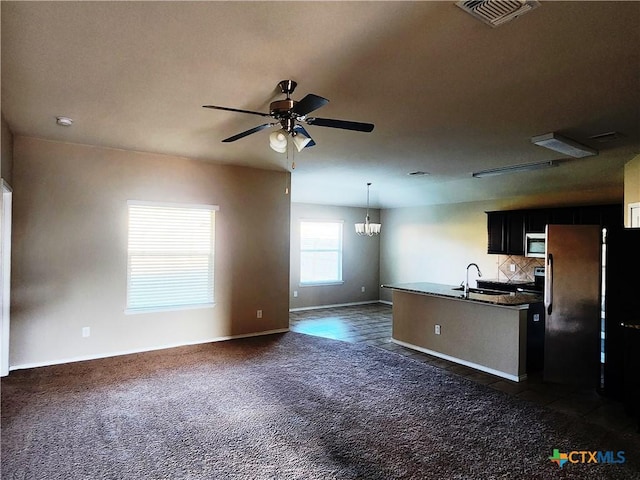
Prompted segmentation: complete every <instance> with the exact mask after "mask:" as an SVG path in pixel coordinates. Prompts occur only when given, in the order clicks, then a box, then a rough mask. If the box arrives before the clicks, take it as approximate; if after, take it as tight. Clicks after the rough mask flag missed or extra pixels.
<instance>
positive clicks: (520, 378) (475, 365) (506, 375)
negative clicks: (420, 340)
mask: <svg viewBox="0 0 640 480" xmlns="http://www.w3.org/2000/svg"><path fill="white" fill-rule="evenodd" d="M391 341H392V342H393V343H397V344H398V345H401V346H403V347H407V348H411V349H412V350H417V351H419V352H422V353H426V354H427V355H433V356H434V357H438V358H442V359H444V360H449V361H450V362H454V363H459V364H460V365H464V366H466V367H471V368H474V369H476V370H480V371H482V372H485V373H490V374H491V375H496V376H497V377H502V378H506V379H507V380H511V381H512V382H522V381H524V380H526V379H527V374H526V373H525V374H524V375H512V374H510V373H506V372H501V371H500V370H495V369H493V368H489V367H485V366H484V365H480V364H478V363H473V362H468V361H467V360H462V359H461V358H456V357H452V356H450V355H446V354H444V353H440V352H436V351H434V350H429V349H428V348H422V347H418V346H417V345H413V344H411V343H407V342H403V341H401V340H396V339H395V338H393V337H392V338H391Z"/></svg>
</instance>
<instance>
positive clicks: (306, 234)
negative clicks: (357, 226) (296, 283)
mask: <svg viewBox="0 0 640 480" xmlns="http://www.w3.org/2000/svg"><path fill="white" fill-rule="evenodd" d="M339 282H342V222H317V221H301V222H300V283H301V284H326V283H339Z"/></svg>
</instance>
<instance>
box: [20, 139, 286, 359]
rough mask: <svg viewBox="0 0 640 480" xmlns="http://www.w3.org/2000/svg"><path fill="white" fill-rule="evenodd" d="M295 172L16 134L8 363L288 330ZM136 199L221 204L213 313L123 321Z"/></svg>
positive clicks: (154, 315)
mask: <svg viewBox="0 0 640 480" xmlns="http://www.w3.org/2000/svg"><path fill="white" fill-rule="evenodd" d="M287 175H288V173H286V172H275V171H267V170H257V169H249V168H242V167H230V166H217V165H211V164H207V163H205V162H201V161H194V160H190V159H186V158H180V157H172V156H162V155H153V154H146V153H136V152H128V151H122V150H113V149H104V148H98V147H90V146H81V145H71V144H63V143H57V142H51V141H44V140H38V139H33V138H27V137H21V136H18V137H16V138H15V139H14V172H13V180H14V182H13V191H14V194H13V201H14V224H13V247H14V250H13V262H12V269H13V276H12V285H13V290H12V324H11V352H10V353H11V361H10V364H11V366H12V367H14V368H15V367H20V366H28V365H39V364H48V363H56V362H63V361H68V360H73V359H82V358H91V357H94V356H103V355H111V354H117V353H121V352H128V351H142V350H146V349H154V348H162V347H166V346H173V345H180V344H188V343H199V342H206V341H209V340H212V339H217V338H220V337H226V336H232V335H243V334H251V333H254V332H263V331H270V330H277V329H286V328H288V325H289V319H288V307H289V302H288V285H289V221H290V218H289V217H290V197H289V196H288V195H285V185H286V184H287ZM130 199H133V200H143V201H162V202H178V203H204V204H214V205H219V207H220V210H219V211H218V212H217V213H216V255H215V283H216V288H215V299H216V305H215V307H213V308H204V309H192V310H182V311H168V312H157V313H145V314H135V315H125V313H124V310H125V302H126V269H127V200H130ZM257 232H258V233H257ZM258 309H261V310H262V311H263V318H262V319H257V318H256V310H258ZM85 326H88V327H91V336H90V337H88V338H83V337H82V335H81V330H82V327H85Z"/></svg>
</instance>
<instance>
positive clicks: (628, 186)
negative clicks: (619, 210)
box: [624, 155, 640, 225]
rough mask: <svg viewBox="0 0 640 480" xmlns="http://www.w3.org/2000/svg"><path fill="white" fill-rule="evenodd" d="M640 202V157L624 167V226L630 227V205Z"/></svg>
mask: <svg viewBox="0 0 640 480" xmlns="http://www.w3.org/2000/svg"><path fill="white" fill-rule="evenodd" d="M637 202H640V155H638V156H637V157H635V158H634V159H633V160H631V161H629V162H628V163H627V164H625V166H624V224H625V225H629V224H630V223H631V221H630V220H629V207H628V205H629V204H630V203H637Z"/></svg>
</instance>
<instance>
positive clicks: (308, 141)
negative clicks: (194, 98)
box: [203, 80, 374, 153]
mask: <svg viewBox="0 0 640 480" xmlns="http://www.w3.org/2000/svg"><path fill="white" fill-rule="evenodd" d="M297 85H298V84H297V83H296V82H294V81H293V80H282V81H281V82H279V83H278V86H279V87H280V90H281V91H282V93H283V94H284V95H286V96H287V98H285V99H284V100H276V101H275V102H271V105H270V106H269V113H262V112H254V111H251V110H241V109H239V108H230V107H219V106H216V105H203V107H204V108H212V109H215V110H226V111H229V112H240V113H249V114H251V115H259V116H261V117H270V118H272V119H274V120H276V121H275V122H268V123H263V124H262V125H258V126H257V127H253V128H250V129H249V130H246V131H244V132H241V133H238V134H236V135H233V136H231V137H229V138H225V139H224V140H222V141H223V142H225V143H228V142H235V141H236V140H240V139H241V138H244V137H246V136H248V135H251V134H253V133H256V132H259V131H261V130H264V129H266V128H270V127H275V126H277V125H280V129H279V130H277V131H275V132H273V133H271V135H270V136H269V140H270V145H271V148H273V149H274V150H275V151H277V152H280V153H284V152H286V148H287V135H289V136H291V138H292V140H293V143H294V145H295V146H296V148H297V149H298V151H302V149H303V148H307V147H313V146H314V145H315V144H316V143H315V142H314V141H313V139H312V138H311V135H309V133H307V131H306V130H305V129H304V127H303V126H302V125H300V123H306V124H307V125H317V126H319V127H331V128H341V129H344V130H354V131H357V132H371V131H372V130H373V127H374V125H373V124H372V123H361V122H351V121H348V120H335V119H332V118H319V117H309V116H308V115H309V114H310V113H311V112H313V111H315V110H317V109H318V108H320V107H322V106H324V105H326V104H327V103H329V100H327V99H326V98H323V97H320V96H319V95H314V94H313V93H310V94H308V95H306V96H305V97H304V98H303V99H302V100H300V101H296V100H293V99H291V94H292V93H293V91H294V90H295V89H296V86H297Z"/></svg>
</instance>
